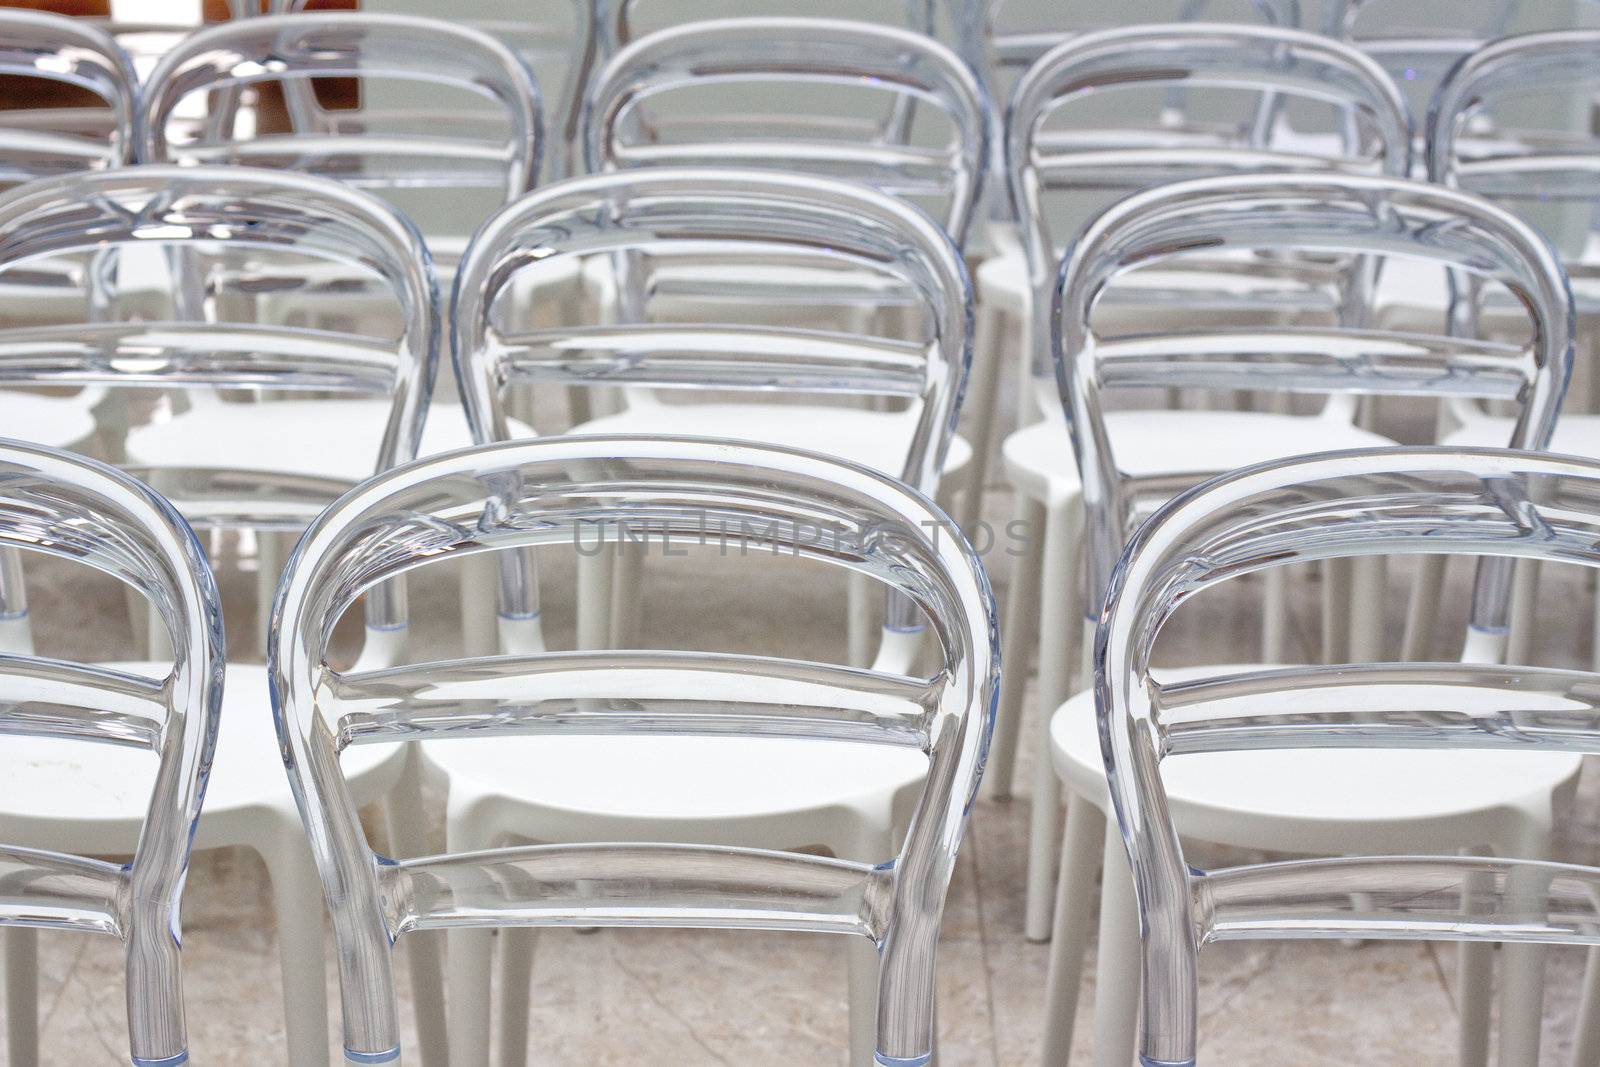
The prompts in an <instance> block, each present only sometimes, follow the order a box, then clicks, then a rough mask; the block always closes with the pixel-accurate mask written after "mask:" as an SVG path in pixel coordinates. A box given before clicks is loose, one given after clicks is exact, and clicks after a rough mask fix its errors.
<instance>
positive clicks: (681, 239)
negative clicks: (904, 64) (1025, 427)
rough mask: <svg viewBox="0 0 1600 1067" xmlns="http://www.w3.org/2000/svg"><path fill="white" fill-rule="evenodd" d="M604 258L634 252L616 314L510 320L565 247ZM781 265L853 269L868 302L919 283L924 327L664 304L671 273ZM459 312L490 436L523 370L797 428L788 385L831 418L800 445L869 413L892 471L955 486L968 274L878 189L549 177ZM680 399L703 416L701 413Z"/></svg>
mask: <svg viewBox="0 0 1600 1067" xmlns="http://www.w3.org/2000/svg"><path fill="white" fill-rule="evenodd" d="M597 256H598V257H603V258H604V259H605V260H606V261H608V262H617V263H620V264H621V269H620V271H619V276H618V280H617V295H616V298H615V301H614V307H615V314H614V321H611V322H606V323H602V324H598V325H591V326H585V327H578V328H570V327H555V328H546V327H537V326H530V325H528V324H526V323H522V322H518V321H516V318H515V316H514V315H511V314H508V312H510V311H514V310H515V307H516V305H515V304H511V302H510V301H509V299H508V297H509V295H511V294H513V293H514V292H515V291H516V289H517V286H518V285H528V286H532V287H534V292H535V293H536V292H537V287H538V286H539V284H540V277H541V272H542V271H545V270H554V271H555V273H562V272H561V271H560V270H559V269H558V265H559V263H560V261H561V260H563V259H566V258H575V257H597ZM772 263H780V264H801V265H804V266H806V267H808V268H811V269H814V270H817V271H833V272H836V273H838V274H840V275H842V276H843V277H845V278H847V279H849V281H850V285H851V286H852V287H853V288H854V291H853V292H848V293H847V295H848V297H849V298H850V299H851V300H854V301H859V300H861V299H862V298H863V297H862V293H863V289H865V291H866V292H868V293H870V292H872V291H876V292H879V293H880V294H881V293H882V292H885V291H887V292H894V293H898V294H901V295H906V294H909V298H908V301H909V304H910V307H911V309H912V311H913V312H914V314H913V315H912V316H910V317H911V318H912V319H913V321H914V326H913V328H912V330H911V331H910V332H907V333H895V332H888V331H884V332H883V333H874V332H873V331H872V330H870V329H864V330H860V331H852V330H849V329H843V328H826V325H827V322H826V319H824V322H823V324H822V325H818V326H785V325H781V324H780V325H769V324H767V322H765V321H764V318H763V316H764V314H765V313H767V312H768V311H769V310H770V309H769V308H767V307H764V306H763V307H744V308H739V307H735V306H732V305H731V304H727V303H719V304H716V305H713V308H714V311H713V312H711V313H707V314H705V315H704V316H702V317H700V318H697V319H695V320H693V321H675V320H673V319H671V318H667V317H664V316H662V315H660V314H659V313H658V312H657V310H656V309H655V308H653V307H652V303H651V297H652V295H653V288H652V279H653V276H654V272H655V271H656V270H659V269H663V268H671V267H673V266H677V265H682V264H690V265H693V266H695V267H696V268H700V269H708V270H709V269H711V268H716V269H719V270H721V271H724V272H726V273H727V274H728V275H729V276H731V277H734V278H737V275H738V272H739V271H741V270H744V269H749V268H751V267H757V268H759V267H760V266H762V265H765V264H772ZM873 287H876V289H874V288H873ZM455 309H456V310H455V317H454V325H453V345H454V356H455V360H456V367H457V375H458V377H459V379H460V380H461V382H462V383H463V385H462V392H463V396H464V399H465V401H466V404H467V409H468V412H469V417H470V421H471V422H472V425H473V432H474V434H475V435H476V436H477V438H478V440H479V441H480V442H481V441H494V440H501V439H503V438H504V437H505V435H506V432H507V431H506V427H505V425H504V419H505V409H504V403H503V401H504V397H503V394H504V391H505V388H506V387H507V386H508V385H514V384H516V383H518V382H524V383H532V384H533V385H535V386H536V387H537V386H539V385H545V386H556V385H561V386H580V387H590V388H593V387H606V386H610V387H626V388H630V389H634V388H638V389H649V390H653V391H660V392H663V393H667V392H677V393H684V392H687V391H698V392H700V393H702V395H704V394H705V393H708V392H714V393H725V392H727V391H730V390H731V391H733V392H735V393H742V394H744V395H746V396H748V397H749V398H750V403H749V406H752V407H757V408H759V409H762V410H764V411H766V412H767V417H768V419H769V420H770V423H771V426H772V427H774V428H778V427H780V426H783V425H789V423H790V421H792V420H787V419H786V416H787V415H789V414H793V413H794V412H792V411H791V410H790V408H789V406H788V405H783V404H778V403H771V404H762V403H759V401H761V400H763V399H771V400H777V399H782V398H783V397H784V396H785V395H787V396H790V397H799V398H808V399H809V400H810V402H811V410H812V411H813V412H816V411H817V410H818V408H820V410H821V414H818V415H816V416H815V418H814V419H813V421H811V422H810V423H809V426H810V429H809V430H805V429H801V430H800V431H799V433H800V439H799V440H797V441H786V442H784V443H786V444H795V445H799V446H806V445H811V446H813V447H815V448H817V449H819V450H823V451H826V450H828V449H829V448H830V447H832V445H833V442H831V441H830V440H829V437H828V434H827V427H828V426H829V425H830V424H829V423H827V422H826V421H823V420H825V419H827V418H832V417H833V416H834V414H835V413H836V414H837V416H838V417H839V418H841V419H844V418H848V417H854V416H861V417H867V418H869V421H870V422H872V423H873V425H875V426H878V427H879V428H880V432H881V436H882V440H877V441H874V440H872V439H871V438H872V437H873V435H871V434H866V435H865V436H863V437H862V440H861V441H859V442H858V445H859V446H861V447H863V448H865V450H866V453H867V455H868V456H877V457H879V460H880V462H883V463H885V464H886V473H889V474H892V475H895V476H898V477H901V478H903V479H904V480H905V481H906V482H908V483H909V484H911V485H913V486H916V487H918V488H920V489H922V490H924V491H930V490H931V489H932V488H933V487H934V486H936V485H937V480H938V474H939V470H940V467H941V464H942V462H943V461H944V459H945V453H946V452H947V450H948V449H949V446H950V440H951V435H952V433H953V430H954V422H955V416H956V411H957V404H958V402H959V398H960V393H961V387H962V383H963V382H964V380H965V376H966V371H967V364H968V362H969V360H970V341H969V339H968V333H967V331H968V325H969V318H970V290H969V285H968V281H967V278H966V273H965V268H964V266H963V264H962V262H961V258H960V256H959V254H958V253H957V252H956V250H955V247H954V245H953V244H952V243H951V241H950V238H949V237H948V236H947V235H946V234H945V233H944V232H943V231H942V230H941V229H940V227H939V226H938V225H937V224H936V223H935V222H933V220H931V219H929V218H928V217H927V216H926V215H924V214H923V213H921V212H920V211H918V210H917V209H916V208H914V207H912V206H910V205H908V204H905V203H903V202H901V201H899V200H897V199H895V198H893V197H890V196H886V195H884V194H881V193H878V192H876V191H874V190H872V189H869V188H866V187H864V186H860V185H854V184H851V183H847V182H843V181H836V180H831V179H824V178H813V177H809V176H805V175H798V174H782V173H777V172H771V171H752V170H740V169H734V168H664V167H663V168H651V169H648V170H644V171H637V172H628V171H625V172H617V173H609V174H601V175H594V176H591V177H587V178H579V179H574V180H572V181H568V182H563V183H560V184H557V185H552V186H548V187H546V188H544V189H541V190H539V191H537V192H535V193H533V194H530V195H529V196H526V197H524V198H522V199H521V200H519V201H518V202H516V203H515V204H512V205H510V206H508V207H507V208H506V209H505V210H504V211H502V212H501V213H500V214H499V215H497V216H496V217H495V218H493V219H492V220H490V222H489V223H488V224H487V225H486V226H485V227H484V228H483V230H481V231H480V232H479V234H478V236H477V238H476V239H475V240H474V242H473V244H472V247H471V248H470V250H469V251H468V255H467V258H466V260H465V261H464V262H463V264H462V268H461V272H460V274H459V276H458V278H457V282H456V305H455ZM690 395H692V392H691V393H690ZM861 396H875V397H882V398H886V399H887V400H889V401H893V402H895V403H896V404H898V405H900V406H901V410H898V411H864V410H859V409H850V408H847V407H846V406H845V405H844V403H843V402H842V401H843V398H845V397H861ZM830 405H836V406H830ZM662 406H663V407H664V408H665V409H666V410H667V412H668V413H671V412H673V411H678V412H679V413H680V415H687V416H688V417H690V418H694V417H695V416H694V412H695V411H696V408H697V407H698V405H684V406H680V405H676V404H663V405H662ZM726 406H727V405H713V406H710V407H704V408H699V410H700V411H701V412H702V417H700V419H699V420H698V421H699V425H700V426H701V427H702V428H703V429H712V428H714V427H716V426H717V422H716V421H715V420H714V419H713V418H711V417H710V416H709V415H704V414H703V413H705V412H713V411H721V409H722V408H724V407H726ZM588 429H590V430H593V429H595V426H594V425H593V424H590V425H589V426H588ZM863 433H865V431H863ZM885 457H886V458H885ZM852 458H854V457H852Z"/></svg>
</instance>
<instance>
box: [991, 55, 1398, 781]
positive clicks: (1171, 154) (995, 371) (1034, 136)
mask: <svg viewBox="0 0 1600 1067" xmlns="http://www.w3.org/2000/svg"><path fill="white" fill-rule="evenodd" d="M1285 56H1292V57H1293V62H1292V63H1291V62H1286V61H1285V59H1284V57H1285ZM1341 108H1342V109H1346V110H1345V112H1344V114H1343V116H1342V117H1341V114H1340V111H1339V110H1338V109H1341ZM1291 116H1293V118H1294V122H1291ZM1296 124H1298V125H1299V126H1300V127H1301V128H1300V129H1296ZM1006 136H1007V146H1006V152H1005V156H1006V166H1005V173H1006V176H1007V180H1008V182H1009V184H1010V188H1011V196H1012V199H1013V201H1014V207H1013V212H1012V214H1013V217H1014V219H1015V220H1016V222H1015V224H1014V225H1015V227H1016V229H1017V231H1018V233H1019V234H1020V243H1018V242H1016V241H1008V242H1006V243H1003V244H1002V253H1001V254H999V255H996V256H993V257H991V258H990V259H988V260H986V261H985V262H984V263H983V264H982V265H981V266H980V267H979V268H978V271H977V274H976V285H977V291H978V302H979V308H980V316H979V320H978V327H977V332H976V339H975V346H974V347H975V351H976V352H977V353H978V362H977V371H976V372H975V374H974V378H973V381H974V385H973V397H972V400H971V401H970V403H971V405H972V407H971V411H972V422H971V426H972V431H971V432H972V438H973V445H974V448H975V449H976V453H975V458H974V461H973V466H974V469H975V471H987V470H988V468H989V466H990V464H991V460H990V454H991V443H992V440H993V436H994V432H993V425H994V423H995V421H996V417H997V414H998V410H999V408H1000V406H1001V401H1000V394H1001V392H1002V391H1003V390H1002V387H1001V381H1002V379H1003V378H1006V377H1008V376H1009V377H1014V379H1015V381H1016V385H1017V389H1018V392H1017V394H1015V396H1016V400H1015V405H1014V408H1015V411H1016V425H1017V428H1018V429H1019V430H1025V429H1027V428H1028V427H1029V426H1030V425H1032V424H1034V423H1036V422H1037V421H1038V419H1039V418H1040V415H1041V413H1042V412H1043V411H1044V410H1045V409H1046V408H1048V407H1049V406H1050V402H1048V401H1041V400H1040V399H1039V398H1038V397H1037V390H1035V389H1033V388H1031V386H1032V382H1033V381H1034V380H1035V379H1036V378H1037V377H1038V375H1039V367H1038V364H1040V363H1041V362H1045V361H1047V359H1048V357H1047V354H1046V353H1045V352H1044V346H1043V342H1042V339H1043V336H1044V335H1043V334H1040V333H1039V327H1038V325H1037V323H1038V322H1039V321H1040V320H1041V319H1042V318H1044V317H1045V316H1046V315H1047V314H1048V307H1047V302H1048V295H1047V294H1048V286H1049V284H1050V282H1051V280H1052V276H1053V274H1054V270H1055V265H1056V264H1057V263H1058V262H1059V260H1060V254H1061V250H1062V248H1063V247H1064V246H1065V244H1066V242H1067V241H1068V239H1070V238H1071V236H1072V235H1073V234H1074V233H1075V232H1076V230H1077V229H1078V228H1079V227H1081V226H1082V225H1084V224H1086V223H1087V222H1088V221H1089V220H1090V219H1092V218H1093V217H1094V215H1095V214H1096V213H1097V212H1098V211H1100V210H1102V209H1103V208H1104V207H1106V206H1108V205H1109V203H1110V202H1111V201H1112V200H1114V199H1115V198H1117V197H1119V196H1122V195H1126V194H1127V193H1130V192H1133V191H1136V190H1138V189H1141V188H1144V187H1146V186H1149V185H1152V184H1156V183H1158V182H1161V181H1170V180H1174V179H1177V178H1182V177H1198V176H1201V175H1204V174H1213V173H1246V172H1249V171H1254V170H1286V169H1315V170H1324V169H1329V168H1340V169H1350V170H1355V171H1362V172H1366V171H1376V172H1380V173H1389V174H1396V173H1403V171H1402V170H1399V169H1398V168H1403V167H1406V166H1409V161H1408V151H1409V143H1408V139H1409V136H1410V133H1409V128H1408V126H1407V118H1406V113H1405V106H1404V104H1403V103H1402V102H1401V99H1400V94H1399V92H1398V91H1397V90H1396V89H1395V88H1394V86H1393V84H1392V83H1391V82H1390V81H1389V80H1388V79H1387V78H1386V77H1384V76H1383V74H1382V72H1381V71H1379V70H1378V68H1377V66H1376V65H1375V64H1373V63H1372V62H1371V61H1370V60H1368V59H1366V58H1365V57H1364V56H1362V55H1361V54H1360V53H1358V52H1356V51H1354V50H1353V49H1351V48H1349V47H1347V46H1345V45H1341V44H1338V43H1337V42H1333V41H1329V40H1327V39H1326V38H1322V37H1317V36H1315V35H1312V34H1305V33H1301V32H1300V31H1298V30H1282V29H1275V28H1271V27H1249V26H1223V25H1212V24H1200V25H1192V24H1190V25H1184V24H1167V25H1153V26H1141V27H1129V28H1127V29H1122V30H1107V31H1101V32H1095V33H1090V34H1084V35H1079V36H1076V37H1073V38H1072V39H1070V40H1069V41H1068V42H1067V43H1065V44H1062V45H1060V46H1059V47H1057V48H1056V49H1054V50H1052V51H1051V52H1050V53H1049V54H1048V55H1047V56H1045V57H1043V58H1041V59H1040V61H1039V63H1038V64H1037V65H1036V66H1035V67H1034V68H1033V69H1032V70H1031V71H1029V72H1028V74H1027V75H1026V76H1025V77H1024V79H1023V80H1022V81H1021V82H1019V83H1018V87H1017V91H1016V95H1015V96H1014V98H1013V99H1012V101H1011V107H1010V115H1009V119H1008V123H1007V135H1006ZM1263 267H1264V264H1260V263H1255V264H1249V263H1245V264H1228V263H1221V262H1214V261H1213V262H1207V261H1203V260H1197V261H1196V262H1195V263H1193V264H1190V265H1189V269H1187V270H1185V271H1184V272H1182V273H1178V274H1175V275H1174V274H1168V275H1166V276H1164V277H1162V278H1160V279H1159V281H1160V282H1161V284H1160V285H1157V286H1153V287H1152V285H1150V284H1143V285H1140V286H1138V287H1137V288H1136V289H1135V290H1134V291H1133V292H1131V293H1127V294H1124V295H1123V296H1122V297H1119V298H1118V299H1117V300H1116V301H1115V302H1113V303H1108V304H1107V307H1106V310H1105V312H1104V313H1106V314H1113V313H1119V310H1120V313H1121V314H1122V315H1123V317H1124V319H1125V320H1126V321H1127V322H1128V323H1129V325H1128V329H1130V330H1142V329H1167V328H1169V327H1170V326H1173V325H1174V324H1176V326H1177V327H1178V328H1183V327H1184V326H1187V325H1188V323H1190V322H1191V321H1192V320H1193V318H1194V317H1195V316H1197V315H1198V316H1202V317H1204V318H1206V319H1208V320H1216V319H1217V318H1219V317H1228V318H1232V319H1233V320H1236V321H1240V322H1243V321H1261V320H1262V319H1263V318H1264V317H1273V318H1277V319H1280V320H1281V319H1282V318H1283V317H1285V316H1291V315H1306V314H1316V313H1322V314H1326V313H1328V312H1329V311H1330V310H1331V309H1330V307H1329V304H1328V302H1327V300H1326V299H1325V297H1317V298H1312V299H1310V300H1309V302H1307V298H1308V296H1310V294H1309V293H1308V290H1307V287H1306V286H1305V285H1303V284H1298V283H1297V282H1296V281H1295V279H1294V277H1293V275H1292V274H1291V275H1290V276H1288V277H1277V278H1275V277H1273V276H1272V275H1271V273H1270V272H1269V271H1266V270H1264V269H1263ZM1157 280H1158V279H1157V278H1155V277H1154V276H1152V277H1151V278H1150V279H1149V282H1150V283H1154V282H1156V281H1157ZM1036 337H1037V338H1039V339H1038V340H1035V338H1036ZM1030 361H1031V363H1030ZM1030 365H1031V366H1033V367H1034V373H1033V375H1032V376H1030V375H1029V373H1028V368H1029V366H1030ZM1034 432H1035V433H1038V432H1041V431H1038V430H1035V431H1034ZM1036 444H1044V445H1046V453H1047V456H1048V458H1049V459H1050V460H1051V461H1053V462H1052V467H1054V468H1062V467H1065V468H1067V469H1070V467H1071V464H1070V461H1069V460H1068V459H1067V458H1066V456H1065V453H1064V452H1063V451H1062V450H1061V449H1060V448H1059V441H1058V440H1056V439H1053V438H1052V439H1051V440H1050V441H1048V442H1036ZM1016 447H1017V446H1016V445H1015V444H1008V445H1005V446H1002V448H1003V450H1006V451H1008V452H1009V450H1011V449H1014V448H1016ZM1024 451H1025V452H1034V453H1036V452H1037V448H1033V449H1028V448H1024ZM1036 462H1037V459H1036V458H1035V459H1034V463H1036ZM1034 463H1028V462H1024V463H1023V465H1022V466H1023V468H1024V469H1027V468H1029V467H1032V466H1033V465H1034ZM1008 466H1010V467H1013V468H1014V467H1016V466H1017V465H1016V463H1015V462H1008ZM1046 473H1047V472H1046V471H1041V470H1029V471H1028V473H1027V474H1025V475H1022V476H1021V479H1020V480H1019V479H1018V477H1017V476H1018V474H1020V472H1019V471H1016V470H1014V471H1013V485H1020V484H1022V483H1023V482H1032V483H1035V484H1037V483H1038V482H1039V481H1040V480H1041V479H1042V478H1043V477H1044V476H1045V475H1046ZM973 480H974V481H975V482H978V483H979V484H982V482H984V481H987V476H986V475H985V476H984V477H983V478H982V479H980V478H979V477H978V475H977V474H976V473H975V475H974V478H973ZM981 503H982V500H981V496H980V495H979V494H972V495H971V496H970V497H969V498H968V499H967V500H965V501H964V502H963V505H962V510H961V519H962V521H963V522H964V523H966V524H969V525H970V523H972V522H975V521H976V520H977V519H978V517H979V514H980V510H981ZM1004 778H1005V776H1000V777H999V778H996V779H991V781H994V782H998V783H1000V784H1002V785H1003V784H1005V782H1004Z"/></svg>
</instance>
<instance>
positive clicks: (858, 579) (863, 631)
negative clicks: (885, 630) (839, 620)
mask: <svg viewBox="0 0 1600 1067" xmlns="http://www.w3.org/2000/svg"><path fill="white" fill-rule="evenodd" d="M846 582H847V589H846V593H845V595H846V597H847V598H848V601H849V608H848V610H849V613H850V614H849V620H848V623H847V633H848V640H849V652H848V655H849V661H850V665H851V666H853V667H865V666H867V665H868V664H870V663H871V662H872V658H873V655H874V652H875V650H874V649H873V647H872V643H873V640H874V639H875V638H876V637H877V636H878V624H877V617H876V612H875V611H874V610H873V609H874V608H875V607H876V604H877V601H878V600H881V599H882V598H883V593H882V590H881V588H880V587H879V585H878V583H877V582H874V581H873V580H872V579H871V578H868V577H867V576H866V575H864V574H857V573H855V572H854V571H852V572H851V573H850V576H849V578H847V579H846Z"/></svg>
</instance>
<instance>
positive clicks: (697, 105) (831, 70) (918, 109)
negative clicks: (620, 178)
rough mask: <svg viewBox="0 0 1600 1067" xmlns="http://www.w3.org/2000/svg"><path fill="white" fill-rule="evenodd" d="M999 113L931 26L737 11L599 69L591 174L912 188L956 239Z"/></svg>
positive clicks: (907, 194) (590, 113) (589, 129)
mask: <svg viewBox="0 0 1600 1067" xmlns="http://www.w3.org/2000/svg"><path fill="white" fill-rule="evenodd" d="M990 122H991V119H990V113H989V108H988V104H987V101H986V98H985V96H984V94H983V91H982V89H981V88H980V87H979V85H978V82H977V80H976V78H975V76H974V75H973V73H972V71H971V70H970V69H969V68H968V67H967V66H966V65H965V64H964V63H963V62H962V61H961V59H960V58H959V57H958V56H957V55H956V53H955V52H954V51H952V50H951V49H949V48H947V47H945V46H944V45H942V44H940V43H939V42H937V41H935V40H933V39H932V38H930V37H927V36H925V35H922V34H919V33H914V32H911V31H908V30H902V29H898V28H894V27H890V26H881V25H875V24H872V23H868V22H858V21H845V20H841V19H795V18H738V19H716V20H712V21H707V22H695V23H688V24H685V25H681V26H675V27H671V28H668V29H663V30H659V31H657V32H656V33H653V34H650V35H648V36H645V37H642V38H639V39H637V40H635V41H633V42H632V43H631V44H629V45H627V46H626V47H624V48H622V49H621V51H619V52H618V53H617V54H616V55H615V56H613V57H612V58H611V59H610V61H609V62H607V63H606V65H605V67H604V68H602V70H601V71H600V73H599V74H598V75H597V76H596V79H595V84H594V86H593V87H592V88H591V90H590V92H589V97H588V99H587V100H586V101H585V105H584V116H583V120H582V123H581V126H582V131H583V144H584V153H585V163H586V165H587V168H588V170H589V171H590V172H591V173H593V172H599V171H614V170H630V169H635V168H640V167H659V166H734V167H742V168H763V169H773V170H783V171H791V172H799V173H805V174H814V175H818V176H822V177H833V178H841V179H846V180H851V181H857V182H861V183H863V184H866V185H870V186H872V187H874V188H876V189H879V190H881V191H883V192H886V193H890V194H892V195H896V196H900V197H904V198H906V199H909V200H912V201H914V202H916V203H917V204H919V205H920V206H922V207H924V208H925V209H926V210H927V211H928V212H929V214H931V215H933V216H934V217H935V218H937V219H939V220H940V221H941V222H942V223H943V224H944V226H945V228H946V230H948V231H949V233H950V235H951V236H952V237H954V238H955V240H956V242H957V244H960V243H961V242H962V241H963V240H964V239H965V237H966V233H967V229H968V226H969V224H970V222H971V220H972V215H973V211H974V208H975V206H976V204H977V200H978V197H979V195H980V194H981V192H982V186H983V177H984V170H985V167H986V165H987V162H988V155H989V141H990Z"/></svg>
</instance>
